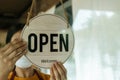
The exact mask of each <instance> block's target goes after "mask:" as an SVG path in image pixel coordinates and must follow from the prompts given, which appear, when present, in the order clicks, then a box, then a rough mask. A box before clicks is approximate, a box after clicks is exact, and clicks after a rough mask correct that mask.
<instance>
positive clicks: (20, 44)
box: [4, 41, 26, 57]
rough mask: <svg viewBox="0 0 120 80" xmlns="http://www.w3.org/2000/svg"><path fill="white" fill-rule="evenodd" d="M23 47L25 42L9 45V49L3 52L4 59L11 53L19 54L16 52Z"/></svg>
mask: <svg viewBox="0 0 120 80" xmlns="http://www.w3.org/2000/svg"><path fill="white" fill-rule="evenodd" d="M24 45H26V42H23V41H21V42H18V43H16V44H12V43H11V45H10V47H9V48H8V49H7V50H6V51H5V53H4V55H5V57H6V56H9V55H10V54H11V53H12V52H14V51H15V53H19V52H18V51H17V49H18V48H20V47H22V46H24Z"/></svg>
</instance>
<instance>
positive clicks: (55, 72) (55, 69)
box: [53, 64, 61, 80]
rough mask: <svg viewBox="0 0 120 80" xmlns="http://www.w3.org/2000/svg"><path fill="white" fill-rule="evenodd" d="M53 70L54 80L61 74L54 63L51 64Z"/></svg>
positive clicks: (59, 79) (59, 77) (59, 78)
mask: <svg viewBox="0 0 120 80" xmlns="http://www.w3.org/2000/svg"><path fill="white" fill-rule="evenodd" d="M53 72H54V75H55V80H61V76H60V74H59V72H58V70H57V67H56V66H55V64H53Z"/></svg>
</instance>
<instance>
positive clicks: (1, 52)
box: [0, 39, 27, 80]
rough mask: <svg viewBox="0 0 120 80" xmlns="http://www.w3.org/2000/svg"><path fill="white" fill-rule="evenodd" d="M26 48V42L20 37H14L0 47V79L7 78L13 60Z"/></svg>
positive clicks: (23, 52)
mask: <svg viewBox="0 0 120 80" xmlns="http://www.w3.org/2000/svg"><path fill="white" fill-rule="evenodd" d="M26 48H27V45H26V42H24V41H23V40H20V39H19V40H18V39H15V40H14V41H12V42H11V43H9V44H7V45H6V46H5V47H3V48H0V80H7V78H8V75H9V73H10V72H11V71H12V70H13V68H14V65H15V62H16V61H17V60H18V59H19V58H20V57H21V56H23V55H24V54H25V53H26V52H27V51H26Z"/></svg>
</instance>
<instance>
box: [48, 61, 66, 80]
mask: <svg viewBox="0 0 120 80" xmlns="http://www.w3.org/2000/svg"><path fill="white" fill-rule="evenodd" d="M50 80H67V70H66V69H65V67H64V65H63V64H62V63H61V62H56V63H54V64H53V65H52V67H51V69H50Z"/></svg>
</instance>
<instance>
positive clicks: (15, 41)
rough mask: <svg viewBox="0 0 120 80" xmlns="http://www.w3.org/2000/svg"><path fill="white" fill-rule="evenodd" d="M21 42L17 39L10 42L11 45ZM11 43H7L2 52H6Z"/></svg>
mask: <svg viewBox="0 0 120 80" xmlns="http://www.w3.org/2000/svg"><path fill="white" fill-rule="evenodd" d="M21 41H22V40H19V39H15V40H14V41H12V42H11V43H12V44H16V43H18V42H21ZM11 43H8V44H7V45H6V46H5V47H4V48H3V49H2V50H3V51H6V50H7V49H8V48H9V47H10V46H11V45H12V44H11Z"/></svg>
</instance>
